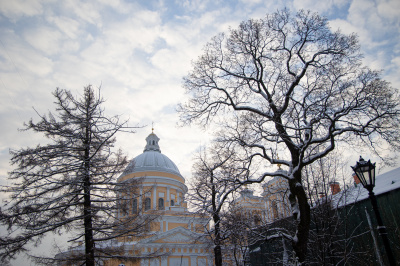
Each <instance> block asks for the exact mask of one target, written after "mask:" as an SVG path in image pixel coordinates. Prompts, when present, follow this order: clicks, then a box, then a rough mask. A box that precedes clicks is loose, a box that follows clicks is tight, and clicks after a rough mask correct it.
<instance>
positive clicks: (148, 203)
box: [144, 198, 151, 211]
mask: <svg viewBox="0 0 400 266" xmlns="http://www.w3.org/2000/svg"><path fill="white" fill-rule="evenodd" d="M150 209H151V199H150V198H146V199H145V200H144V210H145V211H147V210H150Z"/></svg>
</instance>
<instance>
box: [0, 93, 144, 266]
mask: <svg viewBox="0 0 400 266" xmlns="http://www.w3.org/2000/svg"><path fill="white" fill-rule="evenodd" d="M53 95H54V97H55V104H56V113H55V114H53V113H51V112H50V113H49V114H48V116H45V115H39V116H40V121H39V122H33V120H32V119H31V120H30V121H29V123H27V124H25V130H31V131H33V132H36V133H41V134H43V135H44V136H45V137H46V138H47V141H46V144H45V145H37V146H36V147H33V148H29V147H28V148H22V149H20V150H12V151H11V155H12V158H11V163H12V165H14V166H15V169H14V170H12V171H11V172H10V173H9V178H10V179H11V180H13V184H12V185H10V186H5V187H2V191H3V192H7V193H10V195H11V196H10V200H9V201H8V202H7V203H6V204H5V206H4V207H3V208H2V210H1V213H0V222H1V224H6V225H7V226H8V229H9V232H12V230H14V229H17V234H11V233H10V234H8V235H5V236H1V237H0V251H1V253H0V255H1V259H2V261H6V260H7V259H9V258H12V257H13V256H15V255H16V254H17V253H18V252H20V251H23V250H25V249H26V244H28V243H36V241H40V239H41V238H43V237H44V236H45V235H46V234H47V233H49V232H61V230H62V229H65V230H67V231H68V230H73V231H72V232H73V234H71V235H72V239H70V241H71V242H72V243H77V242H78V241H83V242H84V245H85V252H84V254H79V256H78V258H75V259H77V260H81V261H83V263H84V264H86V265H94V264H95V257H110V256H111V257H117V254H111V253H112V252H111V253H110V250H109V249H101V248H100V247H101V245H99V244H97V245H96V243H99V242H104V241H107V240H110V239H113V238H116V237H121V236H124V235H127V234H130V235H132V234H133V235H135V234H139V233H141V232H143V231H145V230H144V228H145V225H146V219H147V218H141V217H140V216H138V215H131V216H127V215H124V214H123V213H121V211H122V212H123V208H121V206H123V205H126V204H127V203H128V201H129V200H131V199H130V198H128V197H127V195H131V193H135V191H136V192H138V186H140V183H139V182H130V183H126V182H125V183H117V182H116V180H115V179H116V176H117V175H118V174H119V173H120V172H121V171H122V170H123V169H124V168H125V166H126V164H127V160H126V157H125V156H124V155H123V154H122V152H121V150H115V149H114V144H115V141H116V139H115V135H116V133H117V132H119V131H121V130H128V131H132V130H133V128H130V127H128V125H127V120H125V121H121V119H120V117H119V116H114V117H107V116H105V114H104V109H103V108H102V103H103V102H104V100H103V99H102V98H101V96H100V90H99V91H98V93H95V91H94V90H93V88H92V87H91V86H88V87H85V88H84V93H83V95H82V97H81V98H80V99H78V98H75V97H74V96H73V95H72V94H71V92H70V91H67V90H62V89H56V90H55V92H54V93H53ZM136 194H137V193H136ZM118 210H119V211H118Z"/></svg>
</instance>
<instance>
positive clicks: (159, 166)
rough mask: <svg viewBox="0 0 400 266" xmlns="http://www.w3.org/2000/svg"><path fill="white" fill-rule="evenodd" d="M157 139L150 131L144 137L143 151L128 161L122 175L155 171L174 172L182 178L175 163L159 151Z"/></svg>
mask: <svg viewBox="0 0 400 266" xmlns="http://www.w3.org/2000/svg"><path fill="white" fill-rule="evenodd" d="M159 140H160V139H159V138H158V137H157V135H156V134H154V133H151V134H150V135H149V136H148V137H147V138H146V147H145V148H144V151H143V153H142V154H140V155H139V156H137V157H135V158H134V159H133V160H132V161H131V162H130V163H129V165H128V167H127V168H126V169H125V171H124V173H123V174H122V175H123V176H125V175H129V174H132V173H140V172H151V171H156V172H163V173H170V174H174V175H177V176H179V177H181V178H183V177H182V175H181V173H180V172H179V169H178V167H177V166H176V165H175V163H174V162H173V161H172V160H171V159H170V158H168V157H167V156H166V155H164V154H162V153H161V150H160V146H159V145H158V141H159Z"/></svg>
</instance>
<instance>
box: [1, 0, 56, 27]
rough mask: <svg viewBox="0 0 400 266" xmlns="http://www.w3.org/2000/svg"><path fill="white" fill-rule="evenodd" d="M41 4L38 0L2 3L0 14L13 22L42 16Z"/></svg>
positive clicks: (18, 0) (16, 0) (14, 0)
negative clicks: (23, 18)
mask: <svg viewBox="0 0 400 266" xmlns="http://www.w3.org/2000/svg"><path fill="white" fill-rule="evenodd" d="M43 2H44V1H40V0H13V1H2V2H1V4H0V13H1V14H2V15H3V16H5V17H7V18H8V19H10V20H11V21H13V22H15V21H17V20H18V19H20V18H21V17H24V16H27V17H31V16H36V15H39V14H42V12H43V6H42V5H43V4H45V3H43ZM47 2H48V1H47Z"/></svg>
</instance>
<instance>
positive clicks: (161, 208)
mask: <svg viewBox="0 0 400 266" xmlns="http://www.w3.org/2000/svg"><path fill="white" fill-rule="evenodd" d="M158 209H159V210H164V199H163V198H159V199H158Z"/></svg>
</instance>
